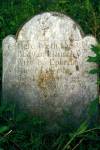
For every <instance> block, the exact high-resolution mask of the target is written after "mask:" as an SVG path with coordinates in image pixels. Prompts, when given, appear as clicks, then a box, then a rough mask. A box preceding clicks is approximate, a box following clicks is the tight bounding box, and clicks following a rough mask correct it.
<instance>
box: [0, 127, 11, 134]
mask: <svg viewBox="0 0 100 150" xmlns="http://www.w3.org/2000/svg"><path fill="white" fill-rule="evenodd" d="M7 130H9V127H8V126H3V127H0V133H3V132H6V131H7Z"/></svg>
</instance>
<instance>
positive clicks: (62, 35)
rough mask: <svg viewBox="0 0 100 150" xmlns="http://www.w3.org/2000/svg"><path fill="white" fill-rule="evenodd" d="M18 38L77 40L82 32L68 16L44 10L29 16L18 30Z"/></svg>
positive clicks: (80, 37)
mask: <svg viewBox="0 0 100 150" xmlns="http://www.w3.org/2000/svg"><path fill="white" fill-rule="evenodd" d="M17 35H18V39H19V40H29V39H30V40H33V39H34V38H35V39H36V38H37V39H38V40H43V37H44V38H46V39H48V40H51V38H52V39H53V40H60V41H61V40H69V42H72V41H79V40H81V39H82V35H83V32H82V30H81V28H80V26H79V25H78V24H77V23H76V22H74V21H73V20H72V19H71V18H70V17H68V16H66V15H64V14H61V13H57V12H46V13H42V14H39V15H36V16H34V17H33V18H31V19H30V20H29V21H28V22H27V23H25V24H24V25H23V27H22V28H21V30H20V31H19V33H18V34H17Z"/></svg>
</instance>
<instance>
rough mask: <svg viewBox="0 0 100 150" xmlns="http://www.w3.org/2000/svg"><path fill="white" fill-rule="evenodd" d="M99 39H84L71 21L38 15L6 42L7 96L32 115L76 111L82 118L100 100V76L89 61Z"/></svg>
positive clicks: (58, 17) (54, 14) (5, 91)
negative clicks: (99, 83) (99, 89)
mask: <svg viewBox="0 0 100 150" xmlns="http://www.w3.org/2000/svg"><path fill="white" fill-rule="evenodd" d="M95 44H96V39H95V38H94V37H93V36H84V33H83V32H82V30H81V28H80V27H79V25H77V23H76V22H75V21H73V20H72V19H71V18H70V17H68V16H65V15H63V14H60V13H55V12H50V13H49V12H47V13H43V14H39V15H36V16H35V17H33V18H32V19H30V20H29V21H28V22H27V23H25V24H24V25H23V27H22V28H21V29H20V30H19V31H18V33H17V35H16V36H12V35H9V36H7V37H6V38H5V39H4V40H3V97H4V99H6V100H7V101H8V102H9V100H12V101H18V103H20V104H21V105H23V106H24V107H25V108H28V109H31V110H32V112H38V111H39V110H40V112H41V113H42V112H44V113H45V114H47V113H48V112H54V113H59V112H61V111H62V110H63V109H66V108H68V107H70V106H72V109H73V112H74V113H75V114H76V115H78V116H79V115H80V114H81V112H82V111H83V110H84V108H85V106H86V105H87V104H88V103H89V102H90V101H91V100H94V99H95V98H96V96H97V85H96V80H97V76H96V75H90V74H89V73H88V72H89V70H91V69H93V68H95V67H96V64H94V63H89V62H87V59H88V56H93V55H94V53H93V52H92V51H91V50H90V48H91V45H95Z"/></svg>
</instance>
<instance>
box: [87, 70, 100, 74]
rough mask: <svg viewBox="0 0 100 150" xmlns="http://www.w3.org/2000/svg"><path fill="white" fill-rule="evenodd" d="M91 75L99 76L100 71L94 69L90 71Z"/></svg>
mask: <svg viewBox="0 0 100 150" xmlns="http://www.w3.org/2000/svg"><path fill="white" fill-rule="evenodd" d="M89 73H90V74H97V73H100V70H99V69H92V70H90V71H89Z"/></svg>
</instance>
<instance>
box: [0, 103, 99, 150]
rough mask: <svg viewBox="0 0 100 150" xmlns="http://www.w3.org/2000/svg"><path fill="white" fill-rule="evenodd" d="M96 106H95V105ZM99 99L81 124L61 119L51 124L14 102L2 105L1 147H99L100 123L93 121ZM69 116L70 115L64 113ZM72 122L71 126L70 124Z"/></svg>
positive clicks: (40, 149) (23, 149)
mask: <svg viewBox="0 0 100 150" xmlns="http://www.w3.org/2000/svg"><path fill="white" fill-rule="evenodd" d="M93 106H95V109H93V108H92V107H93ZM96 107H97V100H95V101H93V102H92V103H91V106H90V107H89V113H91V115H90V116H91V117H90V118H88V120H85V121H84V122H82V123H81V124H80V125H79V126H78V127H76V126H73V124H71V122H70V124H69V123H68V122H66V121H63V122H61V120H59V121H57V122H55V123H52V124H50V121H48V120H47V119H45V118H43V117H39V116H34V115H30V114H29V113H27V112H25V111H23V112H22V111H19V112H18V109H17V107H16V105H14V104H12V105H11V104H10V105H3V106H1V107H0V148H1V149H3V150H17V149H18V150H74V149H76V150H78V149H79V150H86V149H87V150H94V149H96V150H99V149H100V144H99V143H100V125H98V123H97V122H93V120H94V119H95V118H93V117H94V113H95V111H97V110H96ZM65 117H66V118H67V117H68V114H66V116H65ZM68 124H69V126H68Z"/></svg>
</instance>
